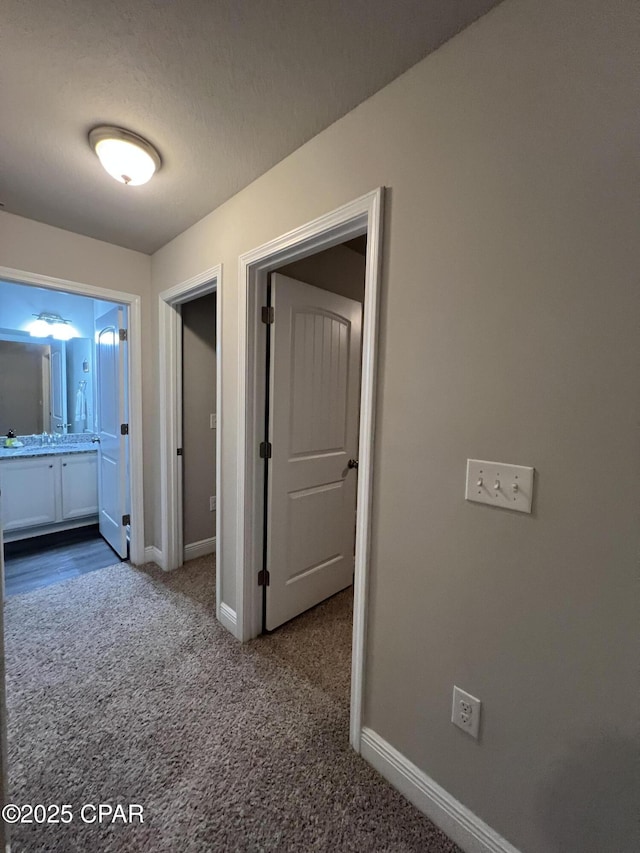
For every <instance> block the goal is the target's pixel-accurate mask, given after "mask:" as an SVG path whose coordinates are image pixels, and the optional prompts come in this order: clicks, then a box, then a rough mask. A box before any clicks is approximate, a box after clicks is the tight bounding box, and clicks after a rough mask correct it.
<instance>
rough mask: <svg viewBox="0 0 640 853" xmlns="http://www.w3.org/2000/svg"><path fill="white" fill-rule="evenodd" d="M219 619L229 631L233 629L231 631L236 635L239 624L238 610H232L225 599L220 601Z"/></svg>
mask: <svg viewBox="0 0 640 853" xmlns="http://www.w3.org/2000/svg"><path fill="white" fill-rule="evenodd" d="M218 619H219V621H220V622H221V623H222V624H223V625H224V627H225V628H226V629H227V631H231V633H232V634H233V635H234V636H235V634H236V631H237V625H238V617H237V616H236V611H235V610H232V609H231V608H230V607H229V605H228V604H225V603H224V601H221V602H220V607H219V608H218Z"/></svg>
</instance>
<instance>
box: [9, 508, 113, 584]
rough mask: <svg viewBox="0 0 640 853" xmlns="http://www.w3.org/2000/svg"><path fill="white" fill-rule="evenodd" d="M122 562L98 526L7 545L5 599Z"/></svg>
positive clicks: (22, 540)
mask: <svg viewBox="0 0 640 853" xmlns="http://www.w3.org/2000/svg"><path fill="white" fill-rule="evenodd" d="M120 562H122V561H121V560H120V557H118V555H117V554H116V553H115V551H113V550H112V549H111V548H110V547H109V545H107V543H106V542H105V540H104V539H103V538H102V537H101V536H100V534H99V533H98V526H97V525H94V526H91V527H80V528H77V529H76V530H65V531H64V532H62V533H52V534H49V535H47V536H37V537H33V538H32V539H21V540H20V541H18V542H5V546H4V578H5V596H10V595H18V594H20V593H24V592H32V591H33V590H35V589H40V588H41V587H44V586H49V585H50V584H53V583H59V582H60V581H63V580H68V579H69V578H76V577H79V576H80V575H84V574H86V573H87V572H95V571H97V570H98V569H104V568H106V567H107V566H113V565H115V564H116V563H120Z"/></svg>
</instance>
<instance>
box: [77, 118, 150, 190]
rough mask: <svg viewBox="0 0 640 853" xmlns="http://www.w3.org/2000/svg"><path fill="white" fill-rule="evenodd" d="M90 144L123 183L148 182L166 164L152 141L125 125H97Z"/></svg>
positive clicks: (138, 184) (110, 171)
mask: <svg viewBox="0 0 640 853" xmlns="http://www.w3.org/2000/svg"><path fill="white" fill-rule="evenodd" d="M89 144H90V145H91V147H92V148H93V150H94V151H95V152H96V154H97V155H98V157H99V158H100V162H101V163H102V165H103V167H104V168H105V170H106V171H107V172H108V173H109V174H110V175H111V177H112V178H115V179H116V181H120V183H121V184H128V185H129V186H132V187H137V186H140V184H146V183H147V181H148V180H149V179H150V178H151V177H152V176H153V174H154V172H157V170H158V169H159V168H160V166H161V164H162V161H161V159H160V155H159V154H158V152H157V151H156V149H155V148H154V147H153V145H152V144H151V143H150V142H147V140H146V139H143V138H142V137H141V136H138V134H137V133H132V132H131V131H130V130H124V128H122V127H110V126H107V125H102V126H100V127H94V128H93V130H92V131H91V132H90V133H89Z"/></svg>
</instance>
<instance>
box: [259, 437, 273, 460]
mask: <svg viewBox="0 0 640 853" xmlns="http://www.w3.org/2000/svg"><path fill="white" fill-rule="evenodd" d="M260 459H271V442H270V441H261V442H260Z"/></svg>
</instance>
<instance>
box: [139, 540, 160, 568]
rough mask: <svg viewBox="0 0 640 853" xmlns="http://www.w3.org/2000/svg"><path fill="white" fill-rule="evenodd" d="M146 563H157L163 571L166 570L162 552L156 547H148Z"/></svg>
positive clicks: (145, 550)
mask: <svg viewBox="0 0 640 853" xmlns="http://www.w3.org/2000/svg"><path fill="white" fill-rule="evenodd" d="M144 561H145V563H155V564H156V566H160V568H161V569H163V568H164V566H163V563H164V557H163V556H162V551H161V550H160V549H159V548H156V546H155V545H147V547H146V548H145V549H144Z"/></svg>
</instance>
